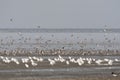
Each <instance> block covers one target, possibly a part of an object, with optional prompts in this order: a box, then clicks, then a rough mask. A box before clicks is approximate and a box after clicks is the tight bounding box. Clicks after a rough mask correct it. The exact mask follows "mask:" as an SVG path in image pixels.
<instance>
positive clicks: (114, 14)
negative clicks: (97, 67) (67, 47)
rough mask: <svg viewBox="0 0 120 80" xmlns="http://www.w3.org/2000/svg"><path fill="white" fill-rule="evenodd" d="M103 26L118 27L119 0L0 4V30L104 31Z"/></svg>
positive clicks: (8, 0) (32, 0) (8, 1)
mask: <svg viewBox="0 0 120 80" xmlns="http://www.w3.org/2000/svg"><path fill="white" fill-rule="evenodd" d="M10 19H12V20H10ZM104 25H107V26H108V27H109V28H111V27H116V28H119V27H120V0H0V28H4V27H9V28H14V27H16V28H20V27H22V28H23V27H26V28H36V27H37V26H41V28H83V27H84V28H93V27H97V28H103V27H104Z"/></svg>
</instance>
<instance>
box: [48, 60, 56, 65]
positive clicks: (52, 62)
mask: <svg viewBox="0 0 120 80" xmlns="http://www.w3.org/2000/svg"><path fill="white" fill-rule="evenodd" d="M48 61H49V62H50V65H52V66H53V65H54V64H55V61H54V60H52V59H50V58H49V59H48Z"/></svg>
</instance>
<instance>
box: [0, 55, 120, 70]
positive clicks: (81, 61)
mask: <svg viewBox="0 0 120 80" xmlns="http://www.w3.org/2000/svg"><path fill="white" fill-rule="evenodd" d="M46 60H47V62H49V63H48V65H51V66H53V65H55V64H56V63H57V62H61V63H65V64H66V65H70V64H71V63H75V64H78V65H79V66H82V65H85V64H88V65H92V64H95V65H113V62H120V60H119V59H117V58H116V59H114V60H113V59H107V58H104V59H95V58H82V57H79V58H73V57H70V56H69V57H67V58H64V57H62V56H60V55H59V56H58V57H55V58H47V59H46ZM44 61H45V59H44V58H42V57H35V56H33V57H30V56H29V57H24V58H20V59H17V58H13V57H4V56H0V63H5V64H9V63H15V64H16V65H20V64H21V63H22V64H24V66H25V67H26V68H29V67H30V65H32V66H33V67H35V66H39V64H38V63H39V62H44Z"/></svg>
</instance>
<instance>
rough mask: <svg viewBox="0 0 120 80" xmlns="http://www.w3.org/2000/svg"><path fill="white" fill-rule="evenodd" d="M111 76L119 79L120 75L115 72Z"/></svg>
mask: <svg viewBox="0 0 120 80" xmlns="http://www.w3.org/2000/svg"><path fill="white" fill-rule="evenodd" d="M111 74H112V76H114V77H117V76H118V75H119V73H115V72H112V73H111Z"/></svg>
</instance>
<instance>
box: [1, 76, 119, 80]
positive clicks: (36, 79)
mask: <svg viewBox="0 0 120 80" xmlns="http://www.w3.org/2000/svg"><path fill="white" fill-rule="evenodd" d="M0 80H120V77H106V76H91V77H90V76H84V77H79V78H40V77H19V78H0Z"/></svg>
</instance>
